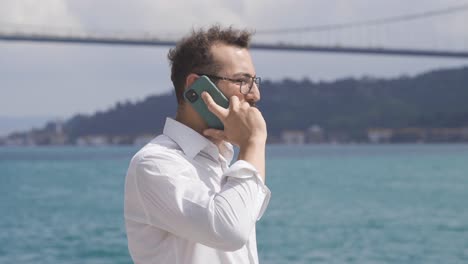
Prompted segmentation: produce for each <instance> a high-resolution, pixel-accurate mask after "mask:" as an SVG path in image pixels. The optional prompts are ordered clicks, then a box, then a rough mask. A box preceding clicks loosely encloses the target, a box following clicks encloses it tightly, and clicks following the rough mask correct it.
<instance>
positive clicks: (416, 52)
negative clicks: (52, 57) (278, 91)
mask: <svg viewBox="0 0 468 264" xmlns="http://www.w3.org/2000/svg"><path fill="white" fill-rule="evenodd" d="M464 11H468V5H463V6H457V7H450V8H445V9H439V10H430V11H426V12H421V13H414V14H406V15H400V16H394V17H386V18H381V19H373V20H363V21H355V22H349V23H341V24H329V25H318V26H311V27H302V28H286V29H272V30H260V31H258V32H257V34H258V35H284V34H302V35H304V34H310V33H317V32H326V33H327V34H330V32H333V31H336V30H347V29H350V28H356V27H358V28H365V27H370V26H373V27H375V26H383V25H387V24H394V23H402V22H409V21H411V20H420V19H427V18H431V17H435V16H443V15H450V14H454V13H459V12H464ZM26 28H27V27H26ZM64 32H69V30H64ZM64 32H60V31H59V32H57V31H54V32H47V30H45V32H34V31H31V30H27V29H24V28H22V27H21V25H14V26H10V27H9V26H8V25H6V26H5V25H2V24H1V23H0V41H7V42H43V43H69V44H73V43H74V44H101V45H126V46H168V47H171V46H174V45H175V44H176V39H171V38H160V37H154V36H153V37H148V36H146V35H145V34H142V35H141V36H125V35H124V34H122V35H116V34H105V33H101V34H96V33H94V34H93V33H88V34H84V33H64ZM251 49H257V50H273V51H289V52H326V53H347V54H368V55H390V56H419V57H438V58H459V59H466V58H468V45H466V47H465V48H464V49H462V50H460V49H458V50H453V49H430V48H417V47H416V48H414V47H413V48H401V47H399V48H395V47H393V48H392V47H387V46H375V45H374V46H364V45H360V46H357V45H349V44H348V45H346V44H337V43H335V44H309V43H305V44H304V43H302V44H297V43H289V42H276V43H272V42H254V43H252V45H251Z"/></svg>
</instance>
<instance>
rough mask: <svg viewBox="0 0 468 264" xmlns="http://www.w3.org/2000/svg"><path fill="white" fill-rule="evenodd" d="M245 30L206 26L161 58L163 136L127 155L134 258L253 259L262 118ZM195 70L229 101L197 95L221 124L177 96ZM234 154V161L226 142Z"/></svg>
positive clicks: (262, 201) (264, 201) (261, 176)
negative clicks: (173, 99)
mask: <svg viewBox="0 0 468 264" xmlns="http://www.w3.org/2000/svg"><path fill="white" fill-rule="evenodd" d="M249 41H250V33H248V32H246V31H239V30H235V29H233V28H226V29H223V28H221V27H220V26H213V27H211V28H209V29H208V30H206V31H205V30H200V31H194V32H192V34H191V35H190V36H188V37H187V38H185V39H182V40H181V41H180V42H179V43H178V44H177V46H176V47H175V48H174V49H171V50H170V51H169V55H168V58H169V60H170V62H171V65H172V74H171V79H172V82H173V84H174V87H175V91H176V96H177V101H178V109H177V115H176V118H175V120H173V119H171V118H168V119H167V120H166V124H165V126H164V132H163V134H162V135H160V136H158V137H156V138H155V139H153V140H152V141H151V142H150V143H149V144H147V145H146V146H144V147H143V148H142V149H141V150H140V151H139V152H138V153H137V154H136V155H135V156H134V157H133V159H132V161H131V163H130V166H129V169H128V172H127V177H126V183H125V223H126V229H127V237H128V245H129V250H130V254H131V256H132V258H133V261H134V262H135V263H144V264H146V263H170V264H179V263H183V264H189V263H190V264H206V263H258V255H257V246H256V235H255V223H256V221H257V220H259V219H260V217H261V216H262V214H263V212H264V211H265V209H266V207H267V205H268V201H269V198H270V191H269V189H268V188H267V187H266V186H265V184H264V182H265V142H266V137H267V131H266V124H265V120H264V119H263V117H262V114H261V113H260V111H259V110H258V109H257V108H256V107H255V102H257V101H258V100H259V99H260V91H259V84H260V78H258V77H256V73H255V68H254V66H253V63H252V58H251V56H250V53H249V50H248V46H249ZM201 75H207V76H209V78H210V79H211V80H212V81H213V82H214V83H215V84H216V85H217V87H218V88H219V89H220V90H221V91H222V92H223V93H224V95H226V97H227V98H229V108H228V109H225V108H222V107H221V106H219V105H217V104H216V103H215V102H214V101H213V99H212V98H211V96H210V95H209V94H208V93H206V92H205V93H203V94H202V98H203V100H204V101H205V103H206V104H207V106H208V108H209V109H210V111H211V112H213V113H214V114H215V115H216V116H217V117H218V118H219V119H220V120H221V121H222V122H223V124H224V130H223V131H222V130H215V129H210V128H208V127H207V125H206V123H205V121H204V120H203V119H202V118H201V117H200V116H199V115H198V113H197V112H196V111H195V110H194V109H193V108H192V106H191V105H190V104H189V103H186V102H185V101H184V99H183V92H184V91H185V90H187V89H188V88H189V87H190V86H191V85H192V84H193V83H194V82H195V81H196V80H197V78H199V77H200V76H201ZM232 144H234V145H237V146H238V147H239V156H238V160H237V161H236V162H235V163H233V164H232V165H231V166H230V165H229V164H231V160H232V158H233V146H232Z"/></svg>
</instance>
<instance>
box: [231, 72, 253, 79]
mask: <svg viewBox="0 0 468 264" xmlns="http://www.w3.org/2000/svg"><path fill="white" fill-rule="evenodd" d="M234 76H243V77H249V78H252V77H254V76H255V75H251V74H250V73H247V72H238V73H236V74H234Z"/></svg>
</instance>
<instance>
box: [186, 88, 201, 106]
mask: <svg viewBox="0 0 468 264" xmlns="http://www.w3.org/2000/svg"><path fill="white" fill-rule="evenodd" d="M185 97H187V99H188V100H189V101H190V102H191V103H194V102H195V101H197V100H198V94H197V93H196V92H195V91H194V90H193V89H190V90H188V91H187V92H185Z"/></svg>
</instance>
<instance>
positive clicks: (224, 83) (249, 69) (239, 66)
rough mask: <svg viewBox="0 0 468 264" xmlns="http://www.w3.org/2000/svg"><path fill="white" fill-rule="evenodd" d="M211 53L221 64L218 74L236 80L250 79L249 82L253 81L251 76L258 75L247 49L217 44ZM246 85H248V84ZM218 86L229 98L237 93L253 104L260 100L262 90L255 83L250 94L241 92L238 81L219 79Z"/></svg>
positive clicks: (239, 96) (243, 99)
mask: <svg viewBox="0 0 468 264" xmlns="http://www.w3.org/2000/svg"><path fill="white" fill-rule="evenodd" d="M211 53H212V54H213V57H214V60H215V61H216V62H217V63H218V64H219V65H221V70H220V71H219V72H218V73H217V75H218V76H221V77H226V78H230V79H234V80H248V82H249V83H250V81H251V80H249V78H250V79H251V77H254V76H256V73H255V67H254V65H253V62H252V57H251V56H250V52H249V51H248V50H247V49H245V48H239V47H236V46H230V45H226V44H215V45H213V46H212V47H211ZM244 85H245V86H248V84H244ZM217 86H218V88H219V89H220V90H221V91H222V92H223V93H224V95H225V96H226V97H227V98H230V97H231V96H233V95H235V96H237V97H238V98H239V100H240V101H241V102H242V101H246V102H248V103H250V104H251V105H255V102H257V101H258V100H260V91H259V89H258V86H257V85H256V84H255V83H254V84H253V86H252V89H251V90H250V92H249V93H248V94H243V93H241V91H240V86H239V83H238V82H233V81H228V80H219V81H218V82H217ZM245 88H246V87H244V89H245Z"/></svg>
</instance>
